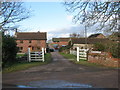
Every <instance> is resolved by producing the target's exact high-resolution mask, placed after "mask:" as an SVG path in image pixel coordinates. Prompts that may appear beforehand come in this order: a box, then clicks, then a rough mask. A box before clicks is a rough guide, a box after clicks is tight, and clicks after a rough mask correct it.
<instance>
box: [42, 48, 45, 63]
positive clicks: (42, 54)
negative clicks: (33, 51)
mask: <svg viewBox="0 0 120 90" xmlns="http://www.w3.org/2000/svg"><path fill="white" fill-rule="evenodd" d="M42 59H43V62H44V61H45V60H44V48H42Z"/></svg>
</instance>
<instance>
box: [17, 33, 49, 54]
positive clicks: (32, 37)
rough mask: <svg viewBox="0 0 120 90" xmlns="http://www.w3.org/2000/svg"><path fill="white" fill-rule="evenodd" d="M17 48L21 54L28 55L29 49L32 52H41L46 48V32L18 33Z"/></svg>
mask: <svg viewBox="0 0 120 90" xmlns="http://www.w3.org/2000/svg"><path fill="white" fill-rule="evenodd" d="M15 37H16V42H17V47H18V48H19V52H20V53H26V52H27V51H28V48H30V50H31V51H41V49H42V47H43V48H46V40H47V33H46V32H16V34H15Z"/></svg>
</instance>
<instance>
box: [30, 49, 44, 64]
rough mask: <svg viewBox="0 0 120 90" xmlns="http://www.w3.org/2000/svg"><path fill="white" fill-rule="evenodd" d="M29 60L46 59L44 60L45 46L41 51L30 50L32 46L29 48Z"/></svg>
mask: <svg viewBox="0 0 120 90" xmlns="http://www.w3.org/2000/svg"><path fill="white" fill-rule="evenodd" d="M28 60H29V62H31V61H43V62H44V61H45V60H44V48H42V51H41V52H30V48H28Z"/></svg>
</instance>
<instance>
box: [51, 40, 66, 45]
mask: <svg viewBox="0 0 120 90" xmlns="http://www.w3.org/2000/svg"><path fill="white" fill-rule="evenodd" d="M52 44H58V45H59V46H62V45H68V42H65V41H62V42H53V43H52Z"/></svg>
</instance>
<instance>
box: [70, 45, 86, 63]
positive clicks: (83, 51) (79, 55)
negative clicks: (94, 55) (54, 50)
mask: <svg viewBox="0 0 120 90" xmlns="http://www.w3.org/2000/svg"><path fill="white" fill-rule="evenodd" d="M87 51H88V49H80V48H79V47H77V51H75V50H70V54H73V55H75V56H77V61H80V60H81V59H83V60H87V59H88V53H87Z"/></svg>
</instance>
